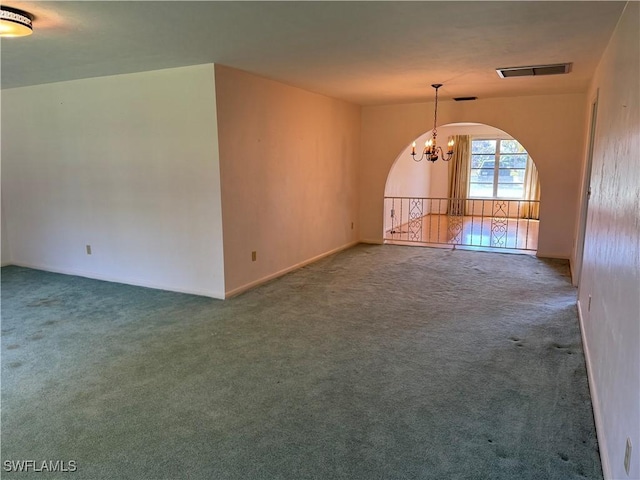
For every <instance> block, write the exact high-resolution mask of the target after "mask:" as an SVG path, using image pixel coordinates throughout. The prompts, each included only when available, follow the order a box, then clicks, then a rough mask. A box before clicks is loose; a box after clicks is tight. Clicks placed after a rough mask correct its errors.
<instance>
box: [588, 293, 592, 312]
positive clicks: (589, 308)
mask: <svg viewBox="0 0 640 480" xmlns="http://www.w3.org/2000/svg"><path fill="white" fill-rule="evenodd" d="M590 311H591V295H589V303H588V304H587V312H590Z"/></svg>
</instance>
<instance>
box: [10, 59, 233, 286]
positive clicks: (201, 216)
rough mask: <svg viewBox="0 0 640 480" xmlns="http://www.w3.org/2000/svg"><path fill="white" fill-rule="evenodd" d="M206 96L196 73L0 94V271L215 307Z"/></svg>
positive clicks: (209, 80)
mask: <svg viewBox="0 0 640 480" xmlns="http://www.w3.org/2000/svg"><path fill="white" fill-rule="evenodd" d="M214 88H215V87H214V70H213V65H200V66H196V67H186V68H176V69H168V70H158V71H154V72H144V73H136V74H129V75H114V76H110V77H100V78H91V79H85V80H75V81H69V82H60V83H52V84H46V85H39V86H33V87H24V88H14V89H5V90H2V200H3V202H2V210H3V213H4V218H3V220H4V221H5V222H6V224H3V229H2V230H3V232H2V233H3V240H4V236H5V235H6V236H7V237H8V242H9V244H10V245H11V249H10V252H9V253H10V259H9V260H8V261H10V262H11V263H16V264H19V265H24V266H29V267H34V268H39V269H44V270H52V271H57V272H62V273H68V274H75V275H82V276H86V277H92V278H100V279H104V280H110V281H116V282H121V283H131V284H136V285H144V286H149V287H156V288H163V289H168V290H175V291H183V292H188V293H196V294H201V295H208V296H212V297H218V298H222V297H223V296H224V276H223V271H224V269H223V265H222V261H223V256H222V231H221V230H222V214H221V207H220V178H219V164H218V150H217V139H216V132H217V126H216V114H215V95H214ZM5 226H6V229H5V228H4V227H5ZM3 244H4V242H3ZM85 245H91V247H92V254H91V255H87V253H86V251H85ZM3 246H4V245H3ZM6 253H7V252H5V251H4V249H3V257H4V255H5V254H6ZM5 260H6V259H5V258H3V261H5Z"/></svg>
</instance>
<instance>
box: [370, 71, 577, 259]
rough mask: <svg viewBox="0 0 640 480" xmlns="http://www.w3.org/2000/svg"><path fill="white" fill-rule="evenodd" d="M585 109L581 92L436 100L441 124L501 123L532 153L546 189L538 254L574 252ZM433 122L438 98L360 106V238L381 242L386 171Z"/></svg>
mask: <svg viewBox="0 0 640 480" xmlns="http://www.w3.org/2000/svg"><path fill="white" fill-rule="evenodd" d="M505 81H508V80H505ZM445 87H446V85H445ZM445 87H443V88H445ZM443 93H444V94H446V91H443ZM585 112H586V109H585V95H584V94H564V95H540V96H531V97H509V98H491V99H484V100H483V99H480V100H476V101H473V102H453V101H447V100H444V101H441V102H439V103H438V119H439V121H440V123H442V124H443V125H444V124H449V123H460V122H465V123H466V122H471V123H483V124H486V125H490V126H493V127H496V128H498V129H500V130H503V131H505V132H508V133H509V134H510V135H512V136H513V138H516V139H518V141H519V142H520V143H522V145H523V146H524V147H525V148H526V149H527V151H528V152H529V154H530V155H531V156H532V158H534V159H535V162H536V166H537V168H538V173H539V177H540V184H541V191H542V199H541V204H540V233H539V243H538V255H539V256H544V257H559V258H570V256H571V252H572V250H573V245H574V234H575V226H576V219H577V210H578V197H579V190H580V171H581V165H582V159H583V152H582V147H583V143H584V137H585V132H584V129H583V126H584V121H585ZM432 122H433V103H428V104H404V105H387V106H370V107H363V109H362V158H363V160H366V162H365V161H363V162H362V164H361V169H360V205H361V209H360V227H361V238H362V239H363V241H367V242H372V243H379V242H381V241H382V232H383V216H382V215H381V212H382V211H383V197H384V188H385V183H386V180H387V175H388V173H389V171H390V169H391V167H392V165H393V162H394V161H395V159H396V158H397V156H398V155H399V154H400V153H402V151H403V150H405V149H406V148H407V146H408V145H409V144H410V143H411V142H412V141H413V140H414V139H415V138H417V137H418V136H420V135H422V134H423V133H424V132H425V126H428V125H430V124H432ZM431 193H432V194H433V193H434V191H433V190H432V191H431Z"/></svg>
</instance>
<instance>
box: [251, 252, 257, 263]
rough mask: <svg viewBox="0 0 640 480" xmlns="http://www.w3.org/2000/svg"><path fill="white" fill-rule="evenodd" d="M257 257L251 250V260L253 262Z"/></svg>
mask: <svg viewBox="0 0 640 480" xmlns="http://www.w3.org/2000/svg"><path fill="white" fill-rule="evenodd" d="M257 258H258V254H257V252H251V261H252V262H255V261H256V259H257Z"/></svg>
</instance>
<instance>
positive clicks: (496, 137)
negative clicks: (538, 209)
mask: <svg viewBox="0 0 640 480" xmlns="http://www.w3.org/2000/svg"><path fill="white" fill-rule="evenodd" d="M474 140H495V141H496V151H495V154H486V155H493V156H494V158H495V161H494V164H493V195H492V196H490V197H476V196H472V195H471V183H472V182H471V171H472V170H473V161H472V156H473V153H472V152H473V141H474ZM502 140H515V141H516V142H517V141H518V140H516V139H515V138H513V137H508V136H499V135H482V136H480V135H478V136H474V137H471V142H470V145H469V147H470V151H469V172H468V175H467V198H469V199H471V200H524V184H523V191H522V196H520V197H499V196H498V184H499V179H500V141H502ZM518 143H520V142H518ZM521 145H522V144H521ZM476 155H482V154H476ZM510 155H513V154H510ZM516 155H521V154H516ZM530 160H531V156H530V155H529V152H527V162H526V164H525V165H526V166H525V169H524V176H525V178H526V175H527V168H528V165H529V162H530Z"/></svg>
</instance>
